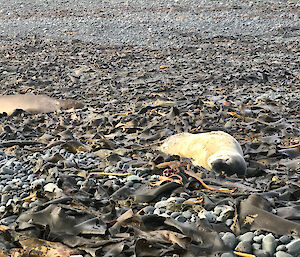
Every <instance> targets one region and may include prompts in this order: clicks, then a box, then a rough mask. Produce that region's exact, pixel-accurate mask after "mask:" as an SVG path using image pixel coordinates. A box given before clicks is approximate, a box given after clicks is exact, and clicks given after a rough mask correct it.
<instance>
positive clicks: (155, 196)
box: [0, 37, 300, 256]
mask: <svg viewBox="0 0 300 257" xmlns="http://www.w3.org/2000/svg"><path fill="white" fill-rule="evenodd" d="M0 56H1V57H0V84H1V94H13V93H25V92H33V93H35V94H47V95H49V96H53V97H56V98H71V99H77V100H80V101H82V102H84V103H85V108H83V109H80V110H69V111H61V112H58V113H50V114H35V115H31V114H28V113H26V112H18V113H16V114H14V115H12V116H10V117H7V116H2V117H1V125H0V132H1V134H0V145H2V150H4V152H5V153H6V154H7V155H9V154H11V155H13V156H16V158H17V159H18V160H19V161H20V162H24V163H27V164H30V165H31V166H30V167H32V168H31V169H30V172H31V173H33V174H34V180H39V179H40V180H42V181H41V182H40V183H36V184H35V185H34V186H32V187H30V188H28V190H27V191H26V190H24V191H25V193H26V194H25V196H26V197H27V196H29V195H31V196H33V197H32V198H30V199H29V198H24V195H23V198H21V197H20V196H19V195H18V194H17V192H16V191H13V190H9V191H7V192H4V191H3V192H2V195H6V194H9V195H16V197H15V198H13V200H12V201H10V202H9V204H6V205H5V208H4V209H2V211H3V212H2V213H1V215H2V216H1V218H2V219H4V218H8V217H12V216H13V217H14V218H12V221H11V222H8V223H5V228H3V229H2V230H3V231H2V230H1V231H0V232H1V233H0V235H1V238H2V239H3V242H5V247H3V249H4V250H5V251H6V252H9V251H14V250H12V249H15V248H18V249H19V250H20V249H22V251H24V252H25V253H26V254H28V248H27V247H28V240H33V241H29V242H31V245H35V244H37V243H36V242H35V241H34V240H35V239H34V238H39V239H43V240H46V241H45V242H44V244H45V245H46V242H47V241H51V242H62V243H63V244H64V245H66V246H68V247H70V248H72V249H75V253H78V252H77V251H80V253H82V254H85V253H88V254H90V255H92V256H133V255H135V256H178V255H179V256H215V255H214V254H217V253H220V254H221V253H224V252H230V251H231V249H228V248H227V247H226V246H225V245H224V244H223V242H222V241H221V239H220V237H219V234H218V233H217V232H226V231H229V229H230V228H229V227H230V226H227V225H225V224H224V223H222V222H219V223H217V222H215V223H214V222H210V223H207V224H206V223H205V222H204V221H203V220H199V219H197V220H196V221H195V224H196V226H195V225H193V224H192V223H180V222H178V221H176V220H174V219H171V218H169V217H165V216H159V215H156V214H147V212H146V211H144V207H146V206H155V203H157V202H159V201H161V200H166V199H168V198H169V197H179V196H183V195H184V196H185V199H186V200H189V199H195V198H196V199H198V202H197V203H196V204H194V205H195V206H198V207H197V208H198V209H197V208H193V211H194V212H197V211H199V210H203V209H205V210H208V211H210V210H212V209H214V208H215V207H216V206H218V205H230V206H232V207H233V208H234V214H232V215H233V217H232V218H233V220H234V223H233V226H231V230H232V231H233V232H234V233H235V234H236V235H239V234H243V233H245V232H247V231H258V230H261V231H266V232H272V233H273V234H274V235H277V236H281V235H287V236H297V235H298V236H299V234H300V225H299V219H300V218H299V208H300V205H299V201H300V198H299V197H300V184H299V174H300V148H299V135H300V129H299V121H300V117H299V113H300V105H299V100H300V99H299V96H300V94H299V93H300V72H299V60H300V58H299V57H300V51H299V41H286V42H276V41H272V40H268V41H264V39H263V38H251V37H240V38H239V37H236V38H233V37H228V38H227V37H216V38H211V39H205V40H202V41H201V42H198V43H197V46H193V47H181V48H168V49H150V48H142V47H134V46H125V47H124V46H103V45H96V44H92V43H83V42H80V41H73V42H57V41H43V40H37V39H32V40H31V39H24V40H22V41H18V42H15V41H4V39H2V43H1V45H0ZM213 130H222V131H226V132H228V133H229V134H231V135H233V136H234V137H235V138H236V139H237V140H238V141H239V142H240V144H241V145H242V148H243V151H244V154H245V159H246V161H247V164H248V173H247V178H246V179H245V180H242V179H238V178H235V177H232V178H222V177H218V176H216V175H215V174H212V173H211V172H208V171H204V170H203V169H201V168H199V167H193V166H191V168H192V169H193V170H194V171H195V172H199V171H202V172H203V174H202V178H204V181H205V182H206V183H208V184H211V185H214V186H216V187H225V188H226V187H227V188H231V189H232V188H237V189H236V190H235V191H234V192H232V193H229V194H228V193H222V192H214V191H210V190H207V189H203V188H202V186H201V185H200V184H199V183H198V182H197V181H196V180H195V179H193V178H192V177H191V176H189V175H188V174H186V173H185V171H186V170H187V166H184V165H183V166H182V167H173V166H172V165H171V167H169V168H170V169H171V170H172V172H173V173H177V174H178V176H181V178H182V179H183V181H184V182H185V183H184V184H183V185H182V184H180V183H176V182H174V181H173V182H170V181H166V182H165V183H163V184H161V185H160V186H157V187H155V186H153V187H151V186H150V185H149V181H150V180H151V181H152V182H153V178H155V175H162V174H163V172H164V170H165V168H168V167H167V166H168V165H167V166H166V167H164V168H162V166H160V165H159V164H162V163H164V162H167V161H174V160H179V161H182V162H183V161H187V160H180V159H179V158H178V157H174V156H173V157H168V156H165V155H163V154H161V153H160V152H158V151H156V146H157V145H158V144H160V143H161V141H162V140H164V139H165V138H166V137H168V136H170V135H172V134H175V133H179V132H182V131H187V132H192V133H201V132H207V131H213ZM79 152H82V155H84V156H86V157H84V156H83V159H84V158H86V159H87V161H82V163H79V162H78V161H77V164H76V165H71V164H70V162H68V161H69V160H68V159H67V157H66V156H69V155H68V154H73V155H75V156H77V155H78V154H79ZM37 153H38V154H39V155H38V154H37ZM91 153H93V154H91ZM94 155H95V156H96V157H92V156H94ZM31 157H32V158H31ZM76 158H77V157H76ZM88 158H90V159H88ZM187 162H188V161H187ZM103 172H105V174H103ZM109 172H114V173H131V174H133V175H131V176H129V177H130V178H131V179H132V181H133V182H134V183H127V182H130V181H127V182H126V179H124V178H123V177H122V179H120V178H119V177H118V176H107V174H106V173H109ZM164 174H165V176H167V175H166V173H164ZM132 176H138V178H137V177H132ZM129 177H128V178H129ZM141 179H142V180H141ZM140 180H141V181H140ZM137 181H140V182H141V183H139V184H138V183H136V182H137ZM154 181H155V179H154ZM49 183H54V184H55V185H57V187H55V188H56V189H55V190H56V191H55V190H54V191H53V192H50V193H49V191H47V190H45V187H44V185H46V184H49ZM137 184H138V185H137ZM145 187H146V189H145ZM141 188H142V189H141ZM158 189H159V190H158ZM58 192H59V193H58ZM24 199H25V200H24ZM200 199H201V201H200ZM24 201H25V202H29V203H30V204H31V205H30V204H29V205H24ZM33 203H35V204H33ZM195 206H194V207H195ZM178 208H179V210H181V211H185V210H190V209H191V208H190V207H183V206H180V207H178ZM191 211H192V210H191ZM121 215H122V216H121ZM257 216H258V217H259V218H257ZM266 221H271V222H266ZM2 224H4V223H3V222H2ZM26 240H27V241H26ZM48 243H49V242H48ZM37 245H38V244H37ZM51 247H53V246H49V248H51ZM20 251H21V250H20ZM26 251H27V252H26ZM24 252H23V253H24ZM173 254H177V255H173ZM66 256H68V255H67V254H66ZM295 256H296V255H295Z"/></svg>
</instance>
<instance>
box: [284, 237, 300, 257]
mask: <svg viewBox="0 0 300 257" xmlns="http://www.w3.org/2000/svg"><path fill="white" fill-rule="evenodd" d="M286 248H287V252H288V253H289V254H292V255H300V238H298V239H296V240H293V241H292V242H290V243H288V244H287V245H286Z"/></svg>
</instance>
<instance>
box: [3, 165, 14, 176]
mask: <svg viewBox="0 0 300 257" xmlns="http://www.w3.org/2000/svg"><path fill="white" fill-rule="evenodd" d="M0 173H1V174H6V175H13V174H14V173H15V171H14V170H12V169H10V168H7V167H6V166H3V167H2V168H1V169H0Z"/></svg>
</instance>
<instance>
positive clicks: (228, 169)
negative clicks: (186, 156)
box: [210, 155, 247, 177]
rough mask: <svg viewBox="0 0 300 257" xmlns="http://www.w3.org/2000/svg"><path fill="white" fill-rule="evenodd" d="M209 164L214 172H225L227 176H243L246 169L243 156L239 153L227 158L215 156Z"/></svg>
mask: <svg viewBox="0 0 300 257" xmlns="http://www.w3.org/2000/svg"><path fill="white" fill-rule="evenodd" d="M210 165H211V168H212V170H214V171H215V172H217V173H222V172H225V174H226V175H227V176H231V175H233V174H237V176H238V177H244V176H245V174H246V169H247V166H246V162H245V160H244V158H242V157H241V156H239V155H231V156H228V157H227V158H224V157H223V158H216V159H215V160H212V162H211V163H210Z"/></svg>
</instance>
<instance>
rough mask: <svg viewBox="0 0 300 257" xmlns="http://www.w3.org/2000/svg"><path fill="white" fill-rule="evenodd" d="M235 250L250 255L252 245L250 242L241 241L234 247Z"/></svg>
mask: <svg viewBox="0 0 300 257" xmlns="http://www.w3.org/2000/svg"><path fill="white" fill-rule="evenodd" d="M235 250H236V251H239V252H244V253H252V244H251V242H250V241H241V242H239V243H238V245H237V246H236V247H235Z"/></svg>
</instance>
